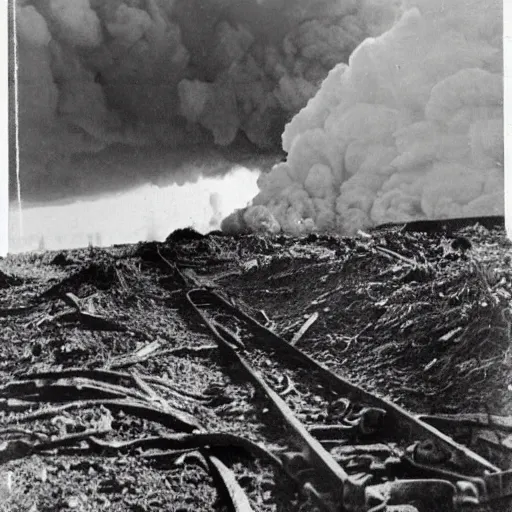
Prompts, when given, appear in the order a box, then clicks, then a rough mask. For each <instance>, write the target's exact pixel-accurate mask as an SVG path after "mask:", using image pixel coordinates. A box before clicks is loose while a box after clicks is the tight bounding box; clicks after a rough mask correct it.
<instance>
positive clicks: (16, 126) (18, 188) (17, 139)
mask: <svg viewBox="0 0 512 512" xmlns="http://www.w3.org/2000/svg"><path fill="white" fill-rule="evenodd" d="M12 9H13V13H12V19H13V37H14V41H13V43H14V123H15V124H14V146H15V148H14V154H15V158H16V192H17V194H18V197H17V200H18V217H19V230H20V231H19V235H20V238H22V237H23V208H22V203H21V176H20V130H19V118H18V114H19V108H18V37H17V32H16V0H13V7H12Z"/></svg>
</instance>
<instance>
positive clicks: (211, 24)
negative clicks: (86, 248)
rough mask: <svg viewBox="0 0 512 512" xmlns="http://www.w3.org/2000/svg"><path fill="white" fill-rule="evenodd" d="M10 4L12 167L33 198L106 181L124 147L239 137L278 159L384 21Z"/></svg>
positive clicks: (193, 4) (183, 5)
mask: <svg viewBox="0 0 512 512" xmlns="http://www.w3.org/2000/svg"><path fill="white" fill-rule="evenodd" d="M15 1H16V18H17V19H16V21H17V23H16V26H17V38H18V48H19V53H18V62H19V110H20V112H19V128H20V158H21V162H20V170H21V174H22V177H23V180H24V192H25V193H29V194H33V195H35V196H37V198H38V199H41V197H43V196H44V193H45V192H44V191H45V190H46V189H52V190H53V189H61V188H62V189H63V190H66V191H68V190H69V189H71V190H73V189H74V188H75V187H78V188H82V187H85V188H87V187H86V186H85V185H84V184H85V183H88V184H89V185H90V184H91V183H95V182H96V181H100V182H104V181H106V179H105V176H109V175H110V176H111V180H114V177H113V176H114V175H115V170H114V168H117V167H123V164H124V163H125V162H130V158H131V157H130V155H132V154H133V151H135V150H133V151H131V152H128V154H127V155H128V156H126V155H125V154H124V153H123V151H124V149H125V148H132V149H133V148H137V150H138V151H139V152H140V153H141V154H147V153H148V152H149V153H151V151H152V148H155V147H158V148H160V149H159V150H160V151H161V148H167V149H168V150H174V149H176V148H191V147H195V146H196V147H198V146H200V147H204V146H208V145H209V146H213V145H220V146H228V145H232V144H235V143H236V141H237V140H238V139H240V138H241V139H242V140H247V139H248V140H249V141H250V142H251V143H252V144H253V147H256V148H261V149H265V150H269V149H275V148H277V149H278V148H279V145H280V136H281V134H282V130H283V127H284V125H285V123H286V121H288V120H289V119H291V118H292V117H293V115H294V114H295V113H297V112H298V111H299V110H300V109H301V108H302V107H304V106H305V105H306V103H307V101H308V99H309V98H311V97H312V96H313V95H314V94H315V92H316V91H317V90H318V88H319V86H320V84H321V82H322V80H323V79H324V78H325V76H326V75H327V73H328V72H329V70H330V69H331V68H333V67H334V66H335V65H336V64H337V63H339V62H346V61H347V60H348V57H349V55H350V54H351V52H352V50H353V49H354V48H355V47H356V46H357V45H358V44H359V43H360V42H361V41H362V40H364V39H365V38H366V37H367V36H369V35H370V36H373V35H377V34H380V33H382V32H383V31H384V30H385V29H387V28H389V27H390V26H391V25H392V24H393V22H394V18H395V11H396V8H395V7H392V6H390V5H391V4H390V2H389V1H387V2H386V1H384V0H208V1H207V0H37V1H36V0H15ZM91 155H97V157H96V158H95V159H94V161H91V162H90V165H88V163H89V160H88V159H89V158H90V157H91ZM151 158H153V157H150V159H151ZM145 172H146V170H145V169H144V168H141V169H140V173H141V174H144V173H145ZM84 173H85V174H84ZM66 186H67V188H66ZM90 186H92V185H90ZM43 198H44V197H43Z"/></svg>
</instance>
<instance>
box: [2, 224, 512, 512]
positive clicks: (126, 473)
mask: <svg viewBox="0 0 512 512" xmlns="http://www.w3.org/2000/svg"><path fill="white" fill-rule="evenodd" d="M177 268H178V269H179V270H180V271H181V272H182V274H184V275H185V276H187V277H188V279H190V280H191V281H194V280H195V281H196V282H197V281H200V282H201V283H203V284H204V285H206V286H208V287H212V288H214V289H218V290H220V291H222V293H224V294H226V295H227V296H229V297H230V298H231V299H232V300H233V301H234V302H235V303H236V304H237V305H238V307H240V308H241V309H242V310H244V311H245V312H247V313H249V314H251V315H252V316H254V317H255V318H257V319H258V321H260V323H263V324H265V325H267V326H268V327H270V328H272V329H273V330H274V331H275V332H276V333H278V334H280V335H282V336H283V337H284V338H286V339H287V340H289V341H290V342H293V343H295V344H296V346H297V347H299V348H300V349H302V350H304V351H305V352H307V353H308V354H310V355H312V356H313V357H315V358H317V359H318V360H320V361H321V362H322V363H324V364H325V365H327V366H328V367H329V368H331V369H332V370H334V371H336V372H338V373H339V374H341V375H342V376H343V377H345V378H347V379H349V380H351V381H352V382H354V383H356V384H358V385H360V386H362V387H363V388H365V389H366V390H368V391H372V392H375V393H378V394H380V395H382V396H384V397H387V398H389V399H391V400H394V401H395V402H396V403H398V404H400V405H402V406H404V407H405V408H406V409H408V410H409V411H410V412H412V413H415V414H441V413H449V414H455V413H470V412H471V413H473V412H479V413H483V414H485V415H490V414H492V415H501V416H507V415H512V399H511V397H512V372H511V369H512V353H511V348H510V346H511V345H510V342H511V339H512V338H511V319H512V317H511V311H510V304H511V299H512V244H511V243H510V242H509V241H508V240H507V238H506V236H505V233H504V231H503V230H500V229H494V230H489V229H486V228H484V227H482V226H478V225H476V226H473V227H467V228H465V229H463V230H462V231H459V232H456V233H446V232H441V233H433V234H432V233H431V234H428V235H427V234H425V233H414V232H406V231H403V230H400V229H399V228H398V227H396V228H389V229H382V230H375V231H374V232H372V233H362V232H361V233H360V234H359V235H358V236H357V237H354V238H342V237H337V236H332V235H317V234H313V235H309V236H307V237H302V238H292V237H289V236H285V235H279V236H275V237H272V238H269V237H264V236H259V235H247V236H238V237H228V236H224V235H222V234H220V233H211V234H209V235H206V236H203V235H199V234H197V233H195V232H193V231H192V230H180V231H177V232H174V233H172V234H171V235H170V236H169V237H168V239H167V240H166V241H165V242H162V243H157V242H149V243H141V244H138V245H133V246H115V247H111V248H97V247H89V248H86V249H80V250H72V251H64V252H50V251H48V252H37V253H27V254H20V255H10V256H8V257H7V258H5V259H3V260H0V271H1V273H0V341H1V343H0V440H1V441H2V442H1V444H0V510H2V511H31V512H43V511H47V512H50V511H68V510H79V511H97V510H113V511H125V510H128V511H134V512H150V511H164V510H165V511H185V510H228V509H229V500H228V499H227V494H226V492H225V491H223V489H222V485H221V484H220V481H219V478H218V475H217V473H216V471H215V469H214V468H213V467H212V462H211V461H212V460H214V458H215V457H216V458H217V460H221V461H222V463H223V464H224V466H225V467H226V468H229V469H231V471H232V474H234V476H235V478H236V480H237V481H238V484H239V485H240V486H241V487H242V488H243V489H244V490H245V492H246V493H247V495H248V497H249V501H250V504H251V505H252V507H253V508H254V510H262V511H271V510H274V511H284V510H297V502H296V500H297V495H296V492H295V490H293V489H291V488H290V487H289V486H286V485H283V482H284V480H283V478H284V477H283V476H282V475H279V474H277V473H276V470H275V469H273V468H272V467H271V465H269V464H268V463H267V462H266V461H264V460H259V459H258V458H253V457H248V456H247V454H244V453H241V452H240V453H239V450H234V449H230V448H218V449H215V450H208V449H207V448H205V449H201V450H197V449H194V450H192V449H177V448H176V447H174V448H173V449H172V450H169V449H166V450H164V449H162V447H152V448H151V447H149V448H148V447H147V446H135V445H132V446H129V447H126V449H120V448H119V446H120V445H119V443H123V442H124V443H129V442H131V441H133V440H134V439H140V438H142V437H148V436H154V437H158V436H166V435H170V434H176V433H181V432H183V431H184V430H185V431H187V428H188V429H189V430H188V431H189V432H192V431H193V429H194V427H198V426H199V427H201V428H203V429H205V430H207V431H212V432H213V431H214V432H223V433H229V434H235V435H241V436H244V437H246V438H247V439H249V440H252V441H255V442H260V441H262V440H263V441H265V442H266V443H270V444H267V447H268V448H271V449H272V448H278V447H273V446H272V445H271V441H269V440H270V439H271V436H270V437H269V435H270V434H269V432H268V430H266V429H267V427H265V426H264V425H263V426H262V425H261V424H260V423H258V422H255V421H253V419H254V416H253V415H252V413H251V410H250V409H251V399H252V389H251V388H250V386H248V385H246V384H245V383H243V382H241V381H240V380H239V379H237V377H236V371H233V370H234V369H233V368H231V367H230V366H229V364H226V363H225V362H224V361H223V360H222V358H221V357H220V355H219V353H218V350H217V348H216V345H215V343H214V340H213V338H212V337H211V336H210V335H209V331H207V330H206V328H205V327H204V326H203V325H202V324H201V323H200V321H199V319H198V317H196V316H195V315H194V312H193V311H192V310H191V309H190V308H189V307H187V304H186V301H185V300H184V294H185V291H186V289H187V287H188V286H190V284H187V283H186V282H185V281H184V280H183V277H182V275H181V274H180V273H179V272H177V270H176V269H177ZM308 320H309V322H308ZM306 322H308V324H309V327H308V328H307V329H305V328H303V326H304V324H305V323H306ZM301 328H302V329H301ZM71 368H73V369H80V371H82V374H81V378H82V380H81V381H80V383H81V384H77V382H78V381H76V380H73V379H71V378H70V379H69V380H68V381H66V383H65V385H63V386H61V387H60V388H58V389H57V391H55V389H56V388H52V390H51V391H50V392H49V391H45V392H43V391H44V390H45V389H46V388H44V386H43V387H37V386H36V388H35V389H32V390H31V391H30V393H32V395H30V396H31V397H32V398H31V400H32V401H33V402H35V403H36V405H35V406H32V407H31V408H29V407H28V405H27V403H28V402H27V400H26V396H28V395H27V391H26V390H25V391H23V393H25V395H23V396H24V397H25V398H21V397H22V392H21V391H20V389H22V388H23V385H22V384H16V385H13V384H12V382H13V381H16V382H18V383H19V382H24V381H26V380H27V379H28V378H29V376H30V374H33V373H36V372H48V371H51V372H54V375H59V374H60V375H63V376H64V375H68V376H69V372H68V374H65V373H63V372H65V371H66V370H69V369H71ZM89 370H90V371H96V372H97V371H99V370H105V371H110V372H117V373H116V374H122V375H121V377H119V382H118V385H117V387H115V386H114V387H112V388H111V389H110V391H111V394H112V396H113V397H114V399H115V398H116V396H117V395H116V393H126V394H127V396H132V397H137V396H139V395H140V394H141V393H143V392H145V393H146V394H147V393H148V392H149V393H150V395H151V393H153V394H152V396H153V399H154V400H155V401H156V402H158V401H159V400H162V399H163V400H164V401H165V402H166V404H167V405H168V407H170V409H169V411H171V412H172V414H177V415H178V416H179V415H180V414H181V416H180V418H181V423H179V422H174V423H173V422H172V421H170V420H168V418H167V417H166V418H167V419H165V418H164V419H162V418H160V417H158V418H156V417H155V416H154V415H151V414H149V413H148V412H147V410H146V412H144V411H142V412H141V411H138V412H133V411H131V410H123V409H122V408H116V407H110V406H109V404H108V397H105V403H104V404H103V405H102V404H100V403H99V402H97V403H95V404H93V405H91V400H93V399H97V398H98V396H96V395H95V393H99V392H100V391H101V392H103V393H105V390H104V389H103V390H99V389H98V388H94V386H93V385H92V384H91V382H90V381H87V378H86V373H83V372H85V371H89ZM278 378H279V376H276V379H278ZM148 383H149V385H150V388H149V391H148V387H147V385H148ZM66 386H67V387H66ZM23 389H25V388H23ZM53 392H55V393H61V394H66V393H67V395H66V397H65V398H66V400H67V402H66V401H65V400H64V399H62V400H61V398H62V397H61V396H59V400H57V399H56V398H55V397H54V396H52V395H51V393H53ZM45 393H46V394H45ZM75 394H76V396H75ZM52 398H53V399H54V400H52ZM73 400H74V405H72V406H66V404H69V402H70V401H73ZM54 401H55V402H57V401H59V402H60V403H59V405H57V407H60V408H57V409H56V408H55V407H56V404H55V403H52V402H54ZM160 403H161V402H160ZM40 408H42V409H40ZM37 411H39V412H37ZM176 411H178V412H176ZM170 415H171V414H170ZM169 417H170V416H169ZM73 436H74V437H73ZM59 439H60V440H62V439H66V441H59V442H56V440H59ZM38 443H43V444H44V446H45V448H44V449H37V448H34V447H35V446H37V444H38ZM52 443H53V444H52ZM116 443H118V444H117V445H116ZM484 455H486V454H485V453H484Z"/></svg>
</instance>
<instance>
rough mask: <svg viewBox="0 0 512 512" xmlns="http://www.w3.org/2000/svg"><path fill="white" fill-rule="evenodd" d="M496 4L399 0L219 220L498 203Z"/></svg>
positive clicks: (495, 210)
mask: <svg viewBox="0 0 512 512" xmlns="http://www.w3.org/2000/svg"><path fill="white" fill-rule="evenodd" d="M383 4H384V2H383ZM502 7H503V6H502V2H501V1H499V0H493V1H491V2H480V1H478V0H451V1H450V2H444V1H443V0H404V1H403V2H402V6H401V11H402V15H401V17H400V18H399V20H398V21H397V22H396V23H395V24H394V25H393V27H392V28H391V29H390V30H388V31H386V32H385V33H383V34H382V35H381V36H379V37H376V38H368V39H366V40H365V41H364V42H363V43H361V45H359V46H358V47H357V49H356V50H355V51H354V52H353V53H352V55H351V57H350V60H349V63H348V64H344V63H341V64H338V65H337V66H336V67H334V69H333V70H332V71H331V72H330V73H329V75H328V77H327V78H326V79H325V81H324V82H323V84H322V86H321V88H320V90H319V92H318V93H317V94H316V95H315V96H314V97H313V98H312V99H311V100H310V101H309V102H308V104H307V106H306V107H305V108H303V109H302V110H301V111H300V112H299V113H298V114H297V115H296V116H295V117H294V118H293V120H292V121H291V122H290V123H289V124H287V126H286V129H285V131H284V133H283V137H282V140H283V149H284V150H285V151H286V152H287V153H288V157H287V160H286V161H285V162H282V163H279V164H277V165H275V166H274V167H273V169H272V171H271V172H270V173H266V174H262V175H261V176H260V179H259V183H258V185H259V188H260V193H259V194H258V195H257V196H256V197H255V198H254V200H253V201H252V206H250V207H249V208H247V209H243V210H239V211H236V212H234V213H233V214H232V215H231V216H229V217H228V218H227V219H225V220H224V222H223V229H224V230H226V231H229V232H240V231H245V230H257V231H267V232H278V231H280V230H283V231H286V232H290V233H295V234H300V233H307V232H310V231H315V230H328V231H336V232H339V233H344V234H352V233H354V232H355V231H357V230H358V229H361V228H366V227H369V226H373V225H376V224H380V223H386V222H402V221H408V220H414V219H422V218H448V217H465V216H479V215H501V214H503V211H504V183H503V182H504V157H503V152H504V147H503V144H504V141H503V139H504V130H503V52H502V28H503V27H502Z"/></svg>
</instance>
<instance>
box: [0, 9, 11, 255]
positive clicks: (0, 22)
mask: <svg viewBox="0 0 512 512" xmlns="http://www.w3.org/2000/svg"><path fill="white" fill-rule="evenodd" d="M8 20H9V5H8V3H7V2H5V3H2V7H1V8H0V35H1V36H2V37H0V134H2V137H0V155H2V156H1V157H0V159H1V160H2V163H1V164H0V256H5V255H6V254H7V249H8V239H9V222H8V220H9V219H8V215H9V151H8V148H9V137H8V133H9V114H8V113H9V80H8V76H9V37H8V36H9V29H8Z"/></svg>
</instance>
